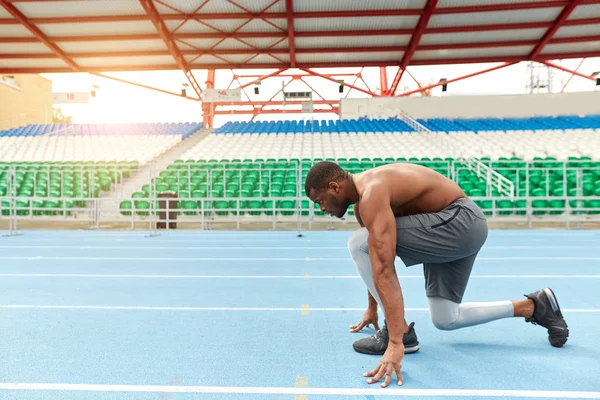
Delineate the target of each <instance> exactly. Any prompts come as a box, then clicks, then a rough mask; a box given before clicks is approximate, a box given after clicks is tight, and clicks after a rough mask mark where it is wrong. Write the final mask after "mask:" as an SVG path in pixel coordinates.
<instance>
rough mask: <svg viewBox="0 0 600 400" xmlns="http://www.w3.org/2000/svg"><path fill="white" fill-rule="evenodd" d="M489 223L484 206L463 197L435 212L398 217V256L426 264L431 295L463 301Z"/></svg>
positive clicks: (424, 267) (405, 262)
mask: <svg viewBox="0 0 600 400" xmlns="http://www.w3.org/2000/svg"><path fill="white" fill-rule="evenodd" d="M487 235H488V226H487V221H486V218H485V215H484V214H483V212H482V211H481V209H480V208H479V207H478V206H477V205H476V204H475V203H474V202H473V201H472V200H471V199H468V198H461V199H458V200H456V201H455V202H454V203H452V204H450V205H449V206H448V207H446V208H445V209H444V210H442V211H440V212H436V213H427V214H416V215H409V216H405V217H399V218H396V255H397V256H398V257H400V259H401V260H402V261H403V262H404V264H405V265H406V266H407V267H409V266H412V265H416V264H423V273H424V275H425V291H426V295H427V296H428V297H442V298H445V299H448V300H450V301H453V302H456V303H461V302H462V298H463V295H464V293H465V290H466V288H467V283H468V281H469V276H470V275H471V269H472V268H473V263H474V262H475V257H477V253H478V252H479V250H480V249H481V247H482V246H483V244H484V243H485V241H486V239H487Z"/></svg>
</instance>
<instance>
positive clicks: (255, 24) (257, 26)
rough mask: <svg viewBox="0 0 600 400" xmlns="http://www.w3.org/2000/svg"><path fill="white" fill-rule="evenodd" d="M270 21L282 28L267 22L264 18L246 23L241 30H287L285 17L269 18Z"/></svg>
mask: <svg viewBox="0 0 600 400" xmlns="http://www.w3.org/2000/svg"><path fill="white" fill-rule="evenodd" d="M268 21H269V22H270V23H271V24H274V25H276V26H278V27H279V28H281V29H277V28H276V27H275V26H273V25H271V24H269V23H267V22H265V21H264V20H262V19H253V20H252V21H250V22H248V23H247V24H246V25H244V26H243V27H242V28H241V29H240V32H282V31H285V32H287V21H286V20H285V19H280V18H269V19H268Z"/></svg>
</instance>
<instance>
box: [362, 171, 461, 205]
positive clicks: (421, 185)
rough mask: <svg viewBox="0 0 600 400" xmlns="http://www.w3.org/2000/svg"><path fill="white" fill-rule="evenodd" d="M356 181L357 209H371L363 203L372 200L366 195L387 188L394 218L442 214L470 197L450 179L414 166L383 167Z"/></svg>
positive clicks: (363, 173) (367, 172)
mask: <svg viewBox="0 0 600 400" xmlns="http://www.w3.org/2000/svg"><path fill="white" fill-rule="evenodd" d="M353 180H354V184H355V185H356V189H357V191H358V194H359V202H358V203H357V204H355V205H354V207H355V209H357V208H359V207H361V206H362V207H368V204H364V202H363V201H362V200H363V198H365V197H366V198H369V197H370V196H364V195H365V194H367V193H369V192H370V191H373V190H375V191H377V192H378V191H379V190H377V189H379V188H380V187H387V190H386V191H387V192H388V193H389V196H390V206H391V208H392V210H393V212H394V216H395V217H401V216H405V215H414V214H422V213H429V212H437V211H441V210H443V209H444V208H445V207H447V206H448V205H449V204H451V203H452V202H454V201H455V200H456V199H458V198H461V197H467V196H466V194H465V193H464V192H463V191H462V189H461V188H460V186H458V185H457V184H456V183H455V182H454V181H452V180H451V179H448V178H446V177H445V176H443V175H441V174H439V173H437V172H435V171H433V170H431V169H429V168H426V167H422V166H420V165H414V164H390V165H384V166H381V167H377V168H373V169H369V170H367V171H364V172H362V173H359V174H356V175H353Z"/></svg>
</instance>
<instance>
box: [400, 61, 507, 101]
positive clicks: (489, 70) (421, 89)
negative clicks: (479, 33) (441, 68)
mask: <svg viewBox="0 0 600 400" xmlns="http://www.w3.org/2000/svg"><path fill="white" fill-rule="evenodd" d="M514 64H517V63H516V62H507V63H504V64H502V65H498V66H495V67H492V68H487V69H484V70H482V71H478V72H474V73H472V74H468V75H464V76H460V77H458V78H452V79H448V80H447V81H446V82H438V83H434V84H432V85H428V86H423V87H420V88H419V89H416V90H411V91H408V92H404V93H401V94H399V95H398V96H410V95H411V94H414V93H419V92H424V91H426V90H429V89H433V88H435V87H438V86H442V85H444V84H448V83H452V82H458V81H461V80H463V79H467V78H472V77H474V76H477V75H482V74H487V73H488V72H492V71H496V70H498V69H501V68H504V67H508V66H510V65H514Z"/></svg>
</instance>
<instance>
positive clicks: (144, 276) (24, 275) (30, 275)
mask: <svg viewBox="0 0 600 400" xmlns="http://www.w3.org/2000/svg"><path fill="white" fill-rule="evenodd" d="M0 277H15V278H18V277H21V278H33V277H49V278H130V279H135V278H139V279H304V280H309V279H361V277H360V275H310V274H305V275H161V274H155V275H147V274H140V275H135V274H60V273H58V274H53V273H46V274H43V273H21V274H10V273H6V274H3V273H0ZM398 278H399V279H424V277H423V275H398ZM470 279H600V275H471V277H470Z"/></svg>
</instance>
